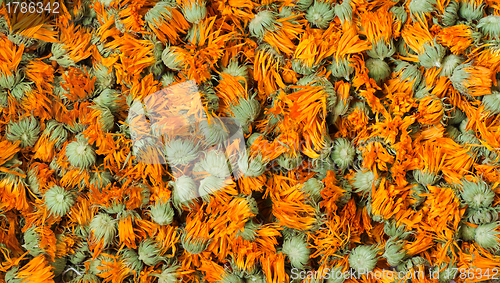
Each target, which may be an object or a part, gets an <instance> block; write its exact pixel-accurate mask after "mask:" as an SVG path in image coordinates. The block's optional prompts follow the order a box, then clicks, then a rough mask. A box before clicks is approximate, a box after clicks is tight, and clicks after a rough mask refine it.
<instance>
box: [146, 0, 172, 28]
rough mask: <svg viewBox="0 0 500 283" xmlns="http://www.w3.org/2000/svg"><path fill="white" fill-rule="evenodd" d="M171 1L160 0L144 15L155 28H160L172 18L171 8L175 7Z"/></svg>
mask: <svg viewBox="0 0 500 283" xmlns="http://www.w3.org/2000/svg"><path fill="white" fill-rule="evenodd" d="M174 7H175V5H173V3H172V2H170V1H160V2H158V3H156V4H155V6H154V7H153V8H151V9H149V10H148V11H147V12H146V14H145V15H144V20H145V21H146V22H147V23H148V24H149V25H150V26H153V27H155V28H159V27H160V26H161V25H162V24H163V23H164V22H167V21H169V20H170V19H171V18H172V12H171V9H172V8H174Z"/></svg>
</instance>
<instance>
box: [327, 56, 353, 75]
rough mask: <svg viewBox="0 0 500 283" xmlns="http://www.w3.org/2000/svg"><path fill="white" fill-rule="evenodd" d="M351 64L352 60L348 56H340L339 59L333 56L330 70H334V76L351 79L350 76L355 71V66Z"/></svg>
mask: <svg viewBox="0 0 500 283" xmlns="http://www.w3.org/2000/svg"><path fill="white" fill-rule="evenodd" d="M351 64H352V62H351V61H349V59H348V58H339V60H335V58H333V59H332V64H331V65H330V66H329V70H330V71H331V72H332V76H334V77H337V78H345V79H346V80H349V76H350V75H351V74H352V73H353V72H354V67H353V66H352V65H351Z"/></svg>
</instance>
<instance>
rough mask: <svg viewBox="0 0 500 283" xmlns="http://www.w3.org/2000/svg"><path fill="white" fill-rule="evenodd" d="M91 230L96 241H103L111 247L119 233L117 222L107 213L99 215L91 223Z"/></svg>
mask: <svg viewBox="0 0 500 283" xmlns="http://www.w3.org/2000/svg"><path fill="white" fill-rule="evenodd" d="M89 229H90V230H91V231H92V238H93V240H94V241H102V242H103V244H104V245H105V246H109V245H110V244H111V243H113V241H114V240H115V237H116V235H117V233H118V227H117V221H116V220H115V219H113V217H111V216H109V215H108V214H106V213H99V214H97V215H95V216H94V218H92V221H90V224H89Z"/></svg>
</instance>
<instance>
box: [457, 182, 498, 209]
mask: <svg viewBox="0 0 500 283" xmlns="http://www.w3.org/2000/svg"><path fill="white" fill-rule="evenodd" d="M461 196H462V198H463V200H464V201H465V202H466V203H467V205H468V206H469V207H471V208H480V207H489V206H491V204H492V203H493V199H494V198H495V192H494V191H493V190H492V189H490V188H489V186H488V184H486V182H484V181H482V180H479V181H478V182H477V183H475V182H470V181H467V180H463V181H462V191H461Z"/></svg>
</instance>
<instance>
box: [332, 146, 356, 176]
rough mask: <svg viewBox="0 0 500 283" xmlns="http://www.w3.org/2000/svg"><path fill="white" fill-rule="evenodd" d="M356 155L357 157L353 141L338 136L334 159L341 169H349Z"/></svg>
mask: <svg viewBox="0 0 500 283" xmlns="http://www.w3.org/2000/svg"><path fill="white" fill-rule="evenodd" d="M354 157H356V149H355V148H354V146H353V145H352V143H351V142H350V141H349V140H348V139H345V138H336V139H335V146H334V150H333V152H332V160H333V162H335V164H336V165H337V166H338V167H339V168H340V169H341V170H344V169H347V167H349V166H351V165H352V163H353V161H354Z"/></svg>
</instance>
